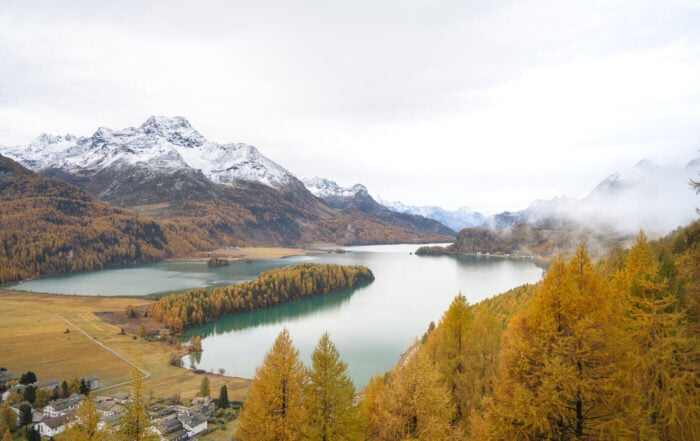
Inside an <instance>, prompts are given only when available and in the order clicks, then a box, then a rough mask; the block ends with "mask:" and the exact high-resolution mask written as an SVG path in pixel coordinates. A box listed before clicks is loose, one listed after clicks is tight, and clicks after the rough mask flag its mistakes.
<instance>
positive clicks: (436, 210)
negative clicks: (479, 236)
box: [378, 198, 486, 231]
mask: <svg viewBox="0 0 700 441" xmlns="http://www.w3.org/2000/svg"><path fill="white" fill-rule="evenodd" d="M378 201H379V203H380V204H382V205H384V206H385V207H387V208H388V209H390V210H393V211H396V212H397V213H408V214H415V215H418V216H423V217H427V218H428V219H434V220H436V221H438V222H440V223H442V224H444V225H447V226H448V227H450V228H452V229H453V230H455V231H459V230H461V229H462V228H467V227H477V226H479V225H481V224H483V223H484V221H485V220H486V217H485V216H484V215H483V214H481V213H478V212H476V211H473V210H472V209H471V208H469V207H460V208H458V209H457V210H445V209H444V208H442V207H437V206H432V205H424V206H415V205H406V204H404V203H402V202H398V201H392V202H389V201H385V200H383V199H381V198H380V199H378Z"/></svg>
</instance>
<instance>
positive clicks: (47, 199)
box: [0, 155, 206, 283]
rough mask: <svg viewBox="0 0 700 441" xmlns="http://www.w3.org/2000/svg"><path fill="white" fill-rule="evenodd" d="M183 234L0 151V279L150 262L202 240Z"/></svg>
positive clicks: (172, 226) (5, 279)
mask: <svg viewBox="0 0 700 441" xmlns="http://www.w3.org/2000/svg"><path fill="white" fill-rule="evenodd" d="M184 236H185V234H184V232H183V231H180V230H178V229H177V227H176V226H174V225H168V226H167V227H164V226H161V225H159V224H158V223H156V222H154V221H153V220H151V219H149V218H147V217H144V216H140V215H138V214H137V213H134V212H132V211H129V210H126V209H123V208H118V207H114V206H112V205H109V204H106V203H103V202H100V201H98V200H97V199H95V198H94V197H93V196H92V195H90V194H88V193H86V192H84V191H82V190H80V189H79V188H77V187H75V186H73V185H70V184H68V183H66V182H63V181H61V180H58V179H49V178H45V177H42V176H39V175H37V174H35V173H33V172H31V171H29V170H27V169H25V168H24V167H22V166H21V165H19V164H17V163H16V162H14V161H12V160H11V159H9V158H5V157H3V156H1V155H0V244H2V246H0V283H5V282H10V281H16V280H21V279H25V278H28V277H35V276H38V275H44V274H52V273H61V272H70V271H85V270H92V269H97V268H102V267H104V266H108V265H121V264H132V263H137V262H147V261H154V260H159V259H162V258H164V257H167V256H170V255H173V254H176V253H178V252H188V251H191V250H194V249H195V248H196V247H197V246H199V245H206V244H200V243H196V239H195V243H187V242H186V240H185V239H183V237H184ZM194 236H195V235H193V237H194ZM173 238H174V239H175V240H172V239H173Z"/></svg>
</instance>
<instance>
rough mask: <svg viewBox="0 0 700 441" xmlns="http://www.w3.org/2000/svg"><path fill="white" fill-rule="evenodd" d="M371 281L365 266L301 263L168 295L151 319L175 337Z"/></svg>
mask: <svg viewBox="0 0 700 441" xmlns="http://www.w3.org/2000/svg"><path fill="white" fill-rule="evenodd" d="M372 280H374V275H373V274H372V272H371V271H370V270H369V269H368V268H367V267H365V266H359V265H358V266H350V265H332V264H328V265H320V264H313V263H301V264H297V265H291V266H287V267H284V268H278V269H273V270H270V271H265V272H263V273H260V276H259V277H258V278H257V279H255V280H251V281H249V282H243V283H238V284H236V285H228V286H224V287H217V288H212V289H206V288H199V289H193V290H190V291H187V292H185V293H183V294H171V295H169V296H166V297H163V298H161V299H160V300H159V301H158V302H157V303H156V304H154V305H153V308H152V312H151V313H152V315H153V317H155V319H156V320H158V321H160V322H161V323H163V324H165V325H166V326H167V327H168V328H170V330H171V331H172V332H174V333H180V332H182V330H183V329H184V328H186V327H188V326H197V325H201V324H204V323H207V322H210V321H212V320H216V319H217V318H219V317H223V316H226V315H229V314H233V313H236V312H244V311H253V310H255V309H260V308H267V307H269V306H273V305H276V304H279V303H284V302H290V301H294V300H300V299H303V298H307V297H312V296H319V295H325V294H328V293H330V292H333V291H340V290H344V289H351V288H354V287H357V286H358V285H361V284H363V283H367V282H371V281H372Z"/></svg>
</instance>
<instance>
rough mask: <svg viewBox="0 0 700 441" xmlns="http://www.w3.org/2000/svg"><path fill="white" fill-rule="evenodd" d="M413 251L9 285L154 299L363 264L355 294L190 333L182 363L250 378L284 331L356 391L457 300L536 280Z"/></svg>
mask: <svg viewBox="0 0 700 441" xmlns="http://www.w3.org/2000/svg"><path fill="white" fill-rule="evenodd" d="M417 248H418V245H373V246H358V247H348V248H347V250H348V252H346V253H343V254H333V253H321V254H317V255H309V256H295V257H289V258H283V259H268V260H258V261H254V262H252V263H246V262H245V261H237V262H233V263H232V264H231V265H230V266H221V267H209V266H207V265H206V263H196V262H163V263H156V264H147V265H139V266H134V267H129V268H120V269H109V270H102V271H95V272H90V273H81V274H67V275H61V276H54V277H46V278H43V279H37V280H32V281H29V282H25V283H22V284H17V285H14V286H11V287H9V288H11V289H18V290H23V291H35V292H48V293H57V294H82V295H105V296H110V295H131V296H142V295H154V294H162V293H168V292H177V291H183V290H186V289H190V288H197V287H211V286H221V285H228V284H231V283H237V282H240V281H243V280H251V279H254V278H255V277H257V275H258V274H259V273H260V272H262V271H266V270H268V269H272V268H277V267H281V266H285V265H291V264H294V263H298V262H316V263H338V264H347V265H366V266H367V267H369V268H370V269H371V270H372V272H373V273H374V276H375V278H376V279H375V281H374V282H372V283H370V284H368V285H365V286H363V287H360V288H357V289H355V290H353V291H343V292H337V293H333V294H329V295H327V296H322V297H315V298H311V299H305V300H302V301H299V302H295V303H289V304H284V305H279V306H276V307H273V308H269V309H266V310H261V311H253V312H250V313H244V314H238V315H234V316H231V317H226V318H222V319H220V320H217V321H215V322H212V323H209V324H207V325H204V326H201V327H198V328H192V329H188V330H187V331H186V335H185V339H187V338H189V336H191V335H195V334H200V335H202V337H203V339H202V346H203V347H204V352H203V353H202V354H199V355H197V356H196V357H187V359H186V360H185V365H186V366H190V363H191V364H192V365H193V366H194V365H196V366H197V367H199V368H201V369H205V370H207V371H209V370H213V371H215V372H216V371H218V369H220V368H223V369H225V370H226V373H227V374H228V375H235V376H240V377H248V378H251V377H252V376H253V375H254V373H255V367H256V366H258V365H259V364H260V363H261V362H262V360H263V357H264V356H265V353H266V352H267V351H268V350H269V348H270V347H271V346H272V342H273V341H274V339H275V338H276V337H277V334H278V333H279V332H280V330H281V329H282V327H283V326H286V327H287V328H288V329H289V332H290V334H291V336H292V339H293V340H294V343H295V345H296V346H297V347H298V348H299V350H300V353H301V356H302V360H303V361H304V362H305V363H307V364H308V363H309V358H310V356H311V352H312V351H313V349H314V347H315V346H316V343H317V341H318V339H319V338H320V336H321V334H322V333H323V332H324V331H328V332H330V334H331V339H332V340H333V342H334V343H335V344H336V346H337V347H338V350H339V351H340V354H341V357H342V358H343V360H344V361H346V362H347V363H348V365H349V370H350V375H351V376H352V378H353V379H354V380H355V384H356V386H363V385H364V384H365V383H366V382H367V380H368V379H369V378H370V376H372V375H374V374H375V373H381V372H385V371H387V370H388V369H390V368H391V367H392V365H393V364H394V363H395V362H396V361H397V360H398V358H399V356H400V355H401V353H402V352H403V351H405V350H406V349H407V348H408V346H409V345H410V344H411V343H412V342H413V340H414V339H416V338H419V337H420V336H421V335H422V334H423V333H424V332H425V330H426V329H427V327H428V324H429V323H430V321H431V320H434V321H435V322H437V321H438V320H439V319H440V316H441V315H442V313H443V311H445V309H447V307H448V305H449V304H450V302H451V301H452V299H453V298H454V296H455V295H456V294H458V293H459V292H462V293H463V294H464V295H466V296H467V299H468V300H469V302H470V303H476V302H478V301H480V300H482V299H484V298H486V297H489V296H492V295H494V294H497V293H500V292H503V291H506V290H508V289H510V288H513V287H515V286H518V285H521V284H523V283H531V282H535V281H537V280H539V279H540V277H541V275H542V270H541V269H540V268H538V267H537V266H535V265H534V264H533V263H532V262H531V261H529V260H515V259H514V260H510V259H500V258H495V257H486V256H479V257H477V256H435V257H419V256H416V255H414V254H413V253H414V252H415V250H416V249H417Z"/></svg>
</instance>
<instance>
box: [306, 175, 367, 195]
mask: <svg viewBox="0 0 700 441" xmlns="http://www.w3.org/2000/svg"><path fill="white" fill-rule="evenodd" d="M301 181H302V182H303V183H304V186H305V187H306V189H307V190H309V191H310V192H311V194H313V195H314V196H316V197H318V198H321V199H324V198H329V197H338V198H351V197H354V196H355V195H357V194H358V193H363V192H364V193H368V194H369V192H368V191H367V187H365V186H364V185H362V184H355V185H353V186H352V187H341V186H340V185H338V183H337V182H335V181H331V180H330V179H325V178H320V177H318V176H316V177H314V178H311V179H308V178H302V179H301Z"/></svg>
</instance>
